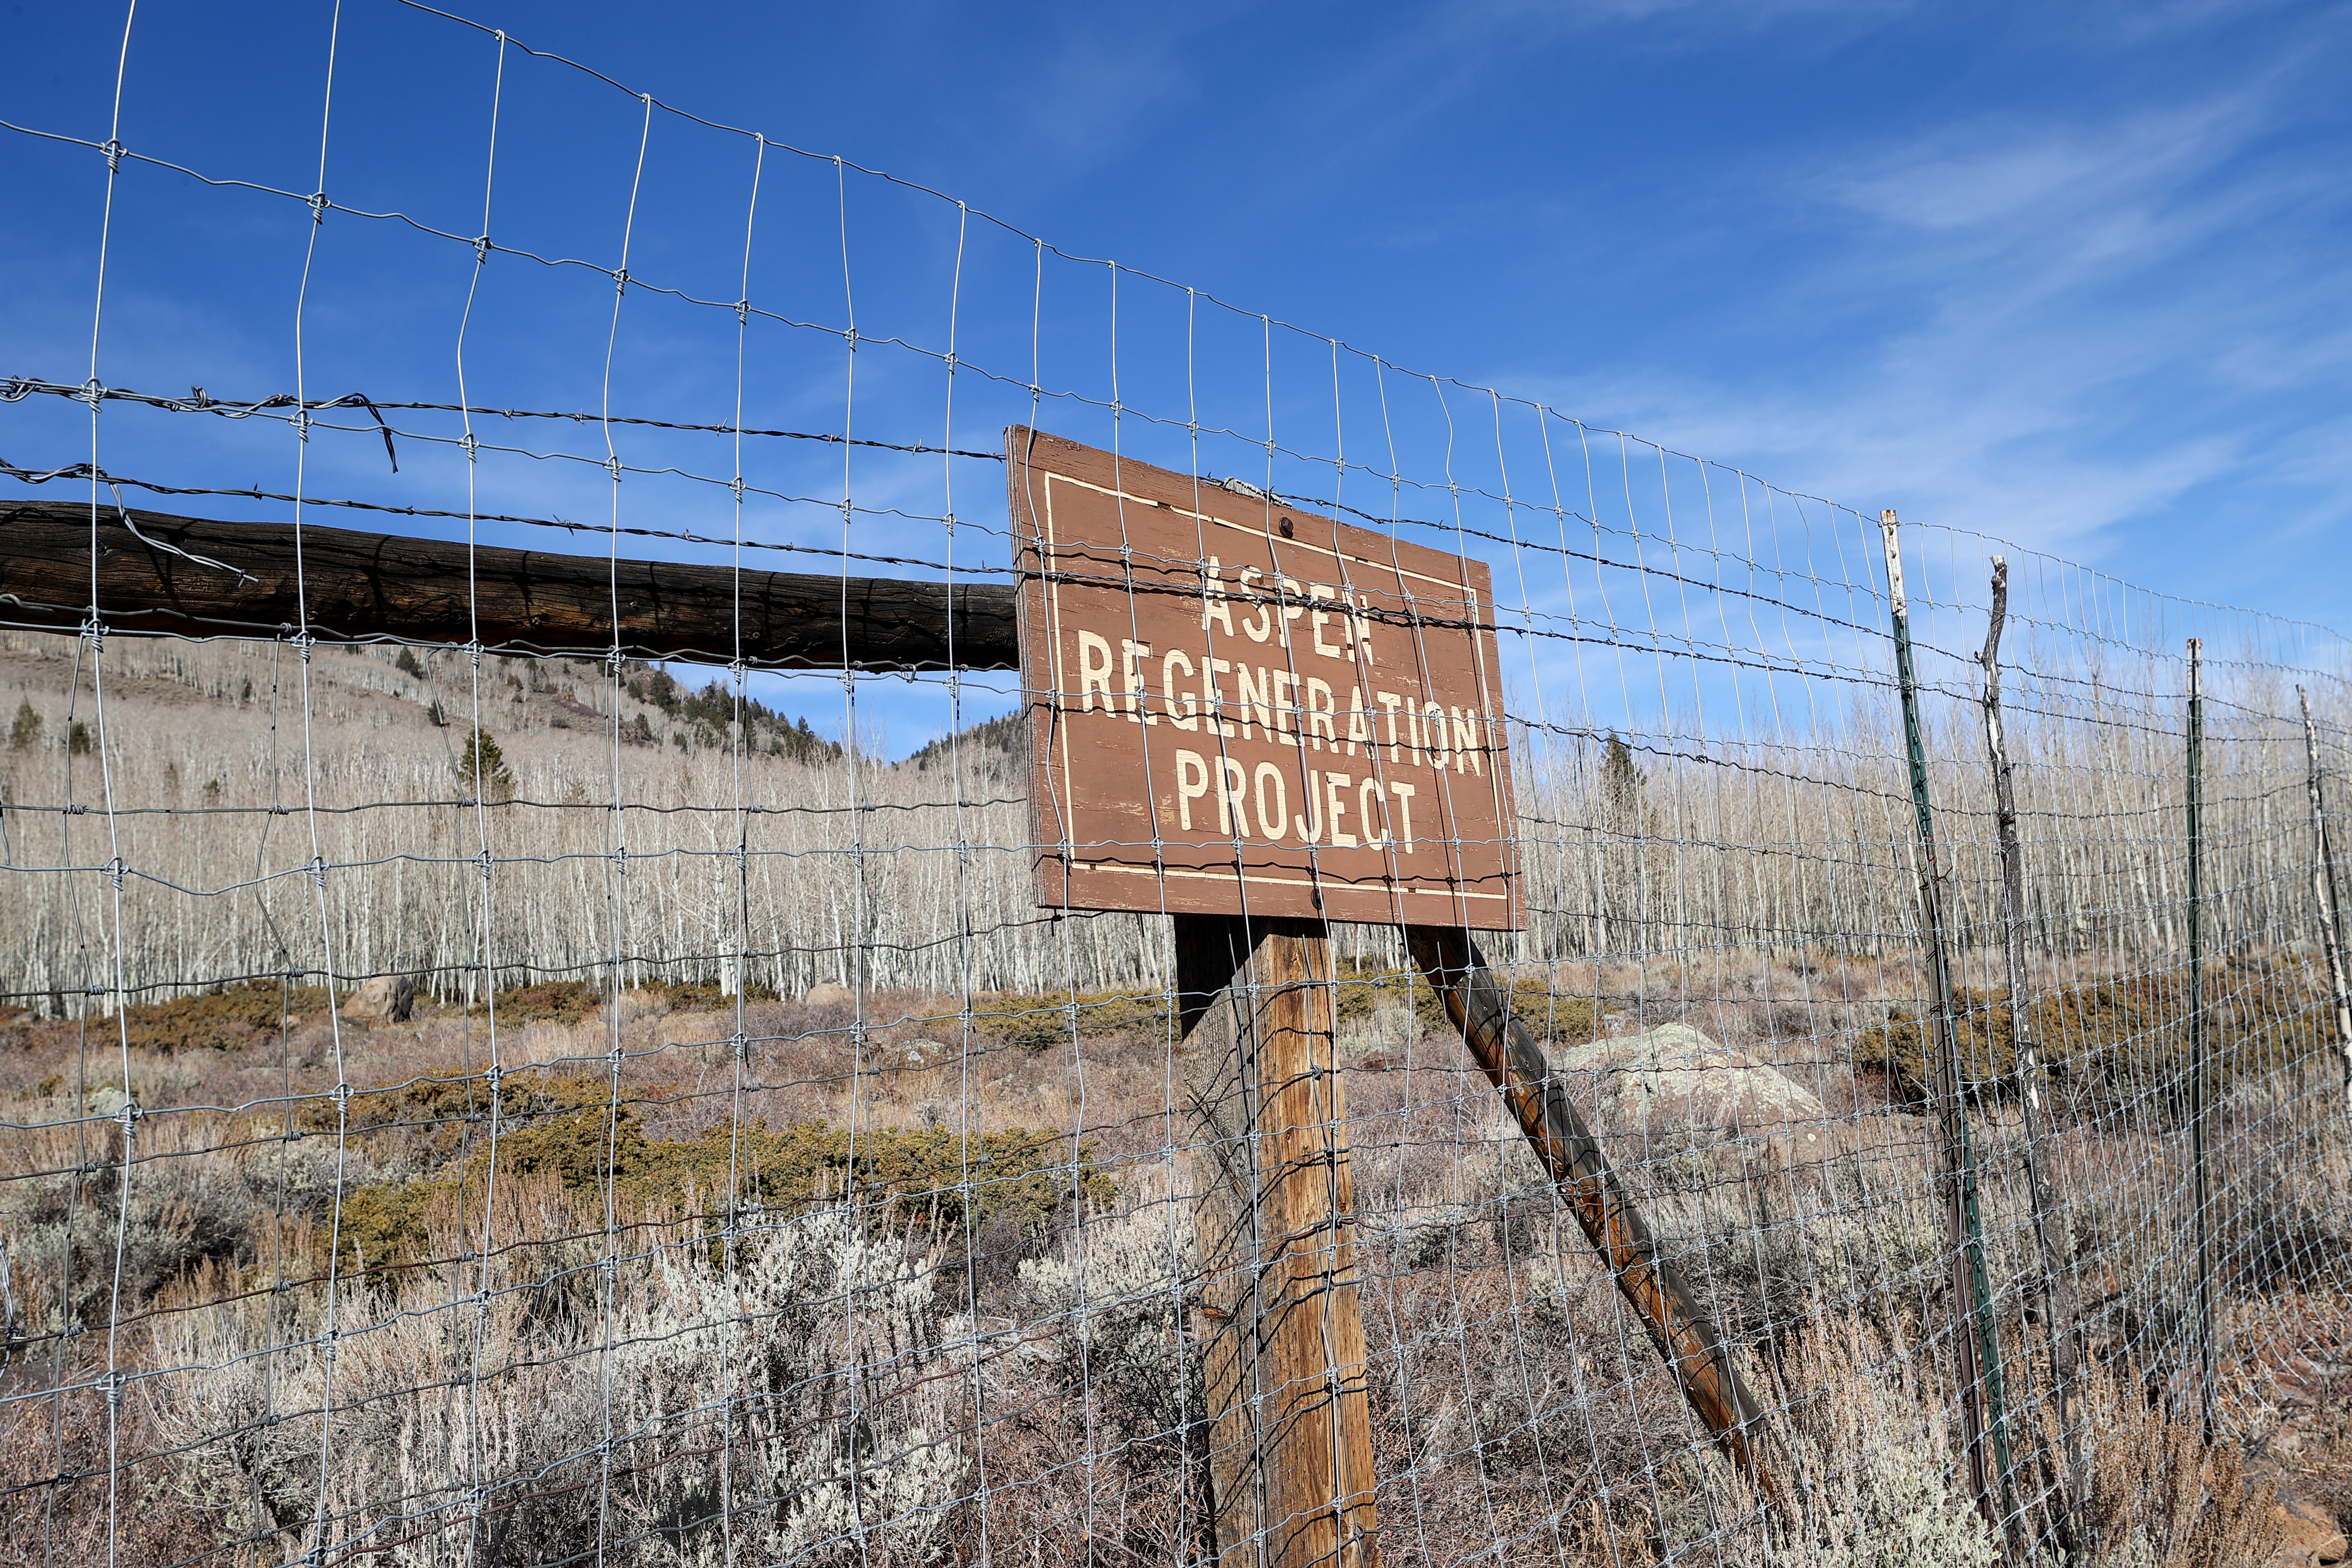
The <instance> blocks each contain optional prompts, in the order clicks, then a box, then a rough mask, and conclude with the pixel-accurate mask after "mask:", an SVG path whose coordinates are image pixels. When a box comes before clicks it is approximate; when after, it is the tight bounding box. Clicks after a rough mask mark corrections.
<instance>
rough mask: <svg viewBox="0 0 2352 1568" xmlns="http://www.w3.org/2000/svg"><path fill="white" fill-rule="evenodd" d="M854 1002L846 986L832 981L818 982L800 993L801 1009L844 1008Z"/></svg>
mask: <svg viewBox="0 0 2352 1568" xmlns="http://www.w3.org/2000/svg"><path fill="white" fill-rule="evenodd" d="M856 1000H857V998H856V995H855V994H852V993H851V991H850V989H849V987H848V986H846V985H844V984H840V983H839V982H838V981H833V980H820V981H818V982H817V983H816V984H814V985H812V986H810V987H809V988H808V989H807V990H806V991H803V992H802V993H801V1005H802V1006H803V1007H846V1006H848V1005H850V1004H851V1003H853V1002H855V1001H856Z"/></svg>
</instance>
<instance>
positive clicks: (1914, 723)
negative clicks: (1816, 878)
mask: <svg viewBox="0 0 2352 1568" xmlns="http://www.w3.org/2000/svg"><path fill="white" fill-rule="evenodd" d="M1878 525H1879V528H1880V530H1881V531H1883V532H1884V533H1885V537H1886V597H1887V609H1888V613H1889V617H1890V619H1891V620H1892V622H1893V625H1894V631H1895V685H1896V687H1897V689H1898V691H1899V693H1900V695H1901V699H1902V704H1903V744H1904V752H1905V756H1906V760H1907V761H1908V763H1909V764H1910V773H1911V804H1912V806H1913V808H1914V809H1915V810H1916V813H1917V816H1918V827H1919V925H1920V935H1921V937H1922V939H1923V940H1924V941H1925V942H1926V945H1927V984H1928V992H1929V1005H1930V1008H1931V1010H1932V1012H1933V1013H1934V1015H1935V1016H1934V1017H1933V1018H1931V1019H1929V1020H1927V1023H1928V1026H1929V1027H1930V1028H1932V1030H1933V1031H1934V1037H1933V1039H1932V1040H1922V1042H1921V1044H1922V1045H1923V1046H1924V1047H1927V1052H1928V1057H1929V1059H1930V1060H1931V1061H1933V1062H1934V1063H1935V1070H1936V1106H1937V1113H1938V1115H1939V1117H1940V1119H1941V1121H1942V1132H1943V1146H1944V1195H1945V1205H1946V1208H1945V1240H1946V1241H1947V1242H1948V1244H1949V1246H1950V1247H1951V1249H1952V1274H1951V1281H1952V1341H1953V1345H1952V1348H1953V1351H1954V1352H1955V1355H1956V1358H1957V1360H1958V1363H1959V1367H1958V1371H1959V1395H1960V1428H1961V1447H1962V1450H1963V1452H1964V1453H1965V1454H1966V1455H1967V1458H1968V1466H1969V1492H1970V1493H1971V1495H1973V1496H1974V1497H1975V1499H1976V1503H1977V1508H1978V1510H1979V1512H1981V1513H1982V1514H1983V1515H1984V1521H1985V1522H1986V1523H1987V1524H1989V1525H1990V1526H1991V1527H1992V1528H1993V1530H1994V1531H1995V1532H1996V1533H1997V1534H1999V1535H2000V1536H2001V1538H2002V1539H2003V1540H2007V1539H2008V1538H2009V1537H2010V1536H2011V1533H2013V1532H2012V1531H2010V1530H2009V1529H2008V1528H2006V1527H2007V1526H2008V1525H2009V1524H2010V1523H2011V1521H2014V1519H2015V1518H2016V1513H2017V1510H2016V1506H2015V1503H2014V1501H2013V1500H2012V1498H2011V1474H2010V1462H2009V1427H2008V1422H2007V1420H2006V1416H2005V1412H2004V1410H2003V1405H2004V1404H2005V1401H2004V1400H2003V1399H2002V1397H2001V1386H2000V1338H1999V1334H1998V1332H1997V1328H1996V1324H1995V1322H1994V1319H1993V1310H1992V1282H1991V1280H1990V1279H1989V1278H1988V1276H1987V1274H1986V1271H1985V1259H1984V1221H1983V1216H1982V1215H1981V1214H1980V1212H1979V1205H1978V1194H1977V1171H1976V1161H1975V1156H1974V1155H1973V1153H1972V1152H1970V1150H1969V1114H1968V1107H1967V1106H1966V1105H1965V1104H1963V1103H1962V1101H1961V1099H1960V1093H1961V1086H1960V1041H1959V1033H1958V1029H1957V1027H1956V1026H1954V1024H1953V1021H1952V972H1951V961H1950V959H1949V957H1948V954H1947V952H1946V951H1945V946H1944V887H1943V882H1944V879H1943V873H1942V871H1941V870H1940V869H1939V868H1937V864H1936V821H1935V816H1934V814H1933V813H1932V812H1931V811H1930V810H1929V809H1928V804H1927V745H1926V742H1925V739H1924V738H1923V736H1922V734H1921V731H1920V727H1919V683H1918V679H1917V678H1916V676H1915V675H1914V674H1913V673H1912V668H1911V611H1910V607H1909V605H1908V604H1907V603H1906V601H1905V598H1904V595H1903V548H1902V545H1901V543H1900V542H1899V541H1898V540H1897V539H1896V537H1895V529H1896V520H1895V514H1894V513H1893V512H1891V511H1883V512H1881V513H1879V514H1878ZM1988 1447H1990V1450H1991V1451H1990V1453H1988V1452H1987V1448H1988ZM1996 1488H1998V1489H2000V1497H1999V1498H1996V1497H1995V1496H1994V1490H1995V1489H1996Z"/></svg>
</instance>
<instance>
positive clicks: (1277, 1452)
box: [1173, 915, 1380, 1568]
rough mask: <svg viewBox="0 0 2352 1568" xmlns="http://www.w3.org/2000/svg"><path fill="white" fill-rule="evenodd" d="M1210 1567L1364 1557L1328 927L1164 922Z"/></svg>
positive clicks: (1357, 1373) (1363, 1482) (1369, 1516)
mask: <svg viewBox="0 0 2352 1568" xmlns="http://www.w3.org/2000/svg"><path fill="white" fill-rule="evenodd" d="M1173 918H1174V920H1175V923H1176V983H1177V988H1178V992H1179V994H1180V995H1181V1006H1182V1013H1183V1026H1184V1081H1185V1090H1186V1094H1187V1097H1188V1099H1189V1100H1191V1103H1192V1111H1193V1114H1194V1116H1195V1117H1196V1119H1197V1121H1198V1125H1199V1133H1198V1135H1197V1136H1196V1138H1195V1141H1194V1145H1193V1152H1192V1186H1193V1192H1194V1195H1195V1200H1196V1208H1195V1223H1196V1224H1197V1226H1199V1232H1200V1247H1201V1260H1202V1289H1201V1294H1202V1305H1201V1310H1200V1325H1199V1328H1200V1332H1199V1339H1200V1342H1201V1344H1202V1360H1203V1373H1204V1381H1205V1383H1206V1384H1207V1390H1208V1405H1209V1407H1208V1411H1207V1413H1206V1414H1207V1416H1208V1420H1209V1453H1208V1472H1209V1487H1210V1494H1211V1495H1210V1500H1209V1510H1210V1514H1211V1517H1212V1519H1213V1521H1214V1523H1215V1526H1216V1536H1217V1560H1218V1563H1219V1564H1220V1565H1221V1568H1307V1565H1308V1564H1310V1563H1313V1564H1329V1565H1331V1568H1378V1565H1379V1563H1380V1546H1379V1530H1380V1516H1379V1513H1378V1510H1376V1508H1375V1507H1374V1504H1373V1500H1372V1446H1371V1413H1370V1401H1369V1399H1368V1398H1367V1394H1366V1373H1365V1365H1364V1324H1363V1316H1362V1312H1361V1310H1360V1307H1359V1305H1358V1302H1357V1279H1358V1276H1357V1268H1356V1252H1355V1206H1356V1205H1355V1192H1354V1188H1353V1186H1352V1184H1351V1181H1350V1177H1349V1168H1348V1131H1347V1114H1348V1111H1347V1101H1346V1099H1345V1097H1344V1095H1343V1094H1342V1093H1341V1089H1340V1075H1339V1059H1338V1057H1337V1055H1336V1053H1335V1050H1334V1039H1333V1026H1334V1023H1335V1018H1336V1007H1335V997H1334V994H1333V992H1334V985H1333V981H1334V974H1333V972H1332V968H1331V943H1330V939H1329V928H1328V926H1326V925H1324V924H1323V923H1321V922H1320V921H1249V920H1245V919H1235V918H1231V917H1226V916H1222V915H1178V916H1175V917H1173Z"/></svg>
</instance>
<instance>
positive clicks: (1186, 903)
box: [1006, 426, 1524, 931]
mask: <svg viewBox="0 0 2352 1568" xmlns="http://www.w3.org/2000/svg"><path fill="white" fill-rule="evenodd" d="M1006 441H1007V446H1006V457H1007V459H1008V463H1007V467H1008V469H1009V471H1010V476H1011V478H1010V482H1011V487H1012V515H1013V530H1014V534H1015V539H1016V563H1017V565H1018V567H1019V569H1020V571H1021V573H1022V590H1021V598H1020V613H1021V669H1022V685H1023V688H1024V691H1025V692H1026V694H1027V699H1028V704H1029V711H1030V714H1031V717H1032V720H1033V721H1034V731H1033V740H1034V755H1035V759H1036V775H1035V779H1034V784H1033V787H1032V791H1031V795H1030V817H1031V822H1032V825H1033V826H1032V836H1033V842H1034V844H1035V845H1036V856H1037V860H1036V866H1037V898H1038V901H1039V902H1040V903H1043V904H1049V905H1054V906H1057V907H1063V908H1069V909H1088V910H1163V911H1166V912H1169V913H1174V914H1249V915H1257V916H1266V917H1287V918H1295V919H1308V920H1316V919H1320V920H1339V921H1365V922H1369V923H1377V924H1416V925H1451V926H1466V927H1470V928H1472V929H1475V930H1486V931H1516V930H1517V929H1518V928H1519V927H1520V926H1521V925H1522V924H1523V923H1524V905H1523V903H1522V901H1521V896H1520V890H1519V882H1518V857H1517V848H1516V845H1515V843H1514V840H1513V837H1512V829H1513V815H1512V806H1511V772H1510V763H1509V757H1508V753H1507V749H1506V745H1505V733H1504V719H1503V702H1502V681H1501V674H1500V671H1499V669H1498V668H1497V667H1496V648H1495V626H1494V595H1493V592H1492V585H1491V576H1490V574H1489V573H1488V571H1487V569H1486V565H1485V564H1484V563H1480V562H1475V561H1471V560H1468V559H1466V558H1464V557H1462V556H1456V555H1445V554H1441V553H1440V552H1436V551H1433V550H1428V549H1423V548H1422V547H1420V546H1417V545H1412V544H1403V543H1400V542H1397V541H1396V540H1394V539H1392V538H1391V537H1390V536H1389V535H1387V534H1385V533H1380V532H1375V531H1371V530H1369V529H1361V528H1350V527H1346V526H1343V525H1341V524H1339V523H1338V522H1336V521H1332V520H1331V519H1329V518H1326V517H1318V516H1317V515H1316V514H1315V513H1313V512H1309V511H1302V510H1299V509H1298V508H1297V507H1292V506H1287V505H1285V504H1283V503H1281V502H1280V501H1278V500H1273V499H1271V498H1267V497H1264V496H1254V495H1248V494H1242V493H1236V492H1234V491H1233V490H1230V489H1224V488H1223V487H1220V486H1218V485H1216V484H1214V483H1212V482H1210V481H1206V480H1200V479H1193V478H1192V477H1191V476H1189V475H1185V474H1179V473H1172V472H1171V471H1169V470H1168V469H1165V468H1152V467H1150V466H1149V465H1147V464H1142V463H1137V462H1132V461H1128V460H1125V459H1121V458H1116V457H1114V456H1113V455H1112V454H1110V453H1108V452H1104V451H1099V450H1097V449H1096V448H1094V447H1081V446H1078V445H1076V443H1074V442H1070V441H1065V440H1062V439H1060V438H1059V437H1054V436H1048V435H1045V434H1044V433H1043V432H1040V431H1035V430H1030V429H1026V428H1023V427H1020V426H1015V427H1013V429H1012V430H1011V431H1009V432H1008V433H1007V437H1006Z"/></svg>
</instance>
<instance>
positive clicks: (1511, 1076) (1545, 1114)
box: [1405, 926, 1779, 1497]
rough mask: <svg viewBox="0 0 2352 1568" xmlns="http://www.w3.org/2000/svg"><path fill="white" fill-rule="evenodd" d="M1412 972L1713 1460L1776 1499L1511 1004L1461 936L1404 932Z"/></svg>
mask: <svg viewBox="0 0 2352 1568" xmlns="http://www.w3.org/2000/svg"><path fill="white" fill-rule="evenodd" d="M1405 942H1406V945H1407V946H1408V947H1409V948H1410V949H1411V950H1412V960H1413V963H1415V964H1416V965H1418V966H1419V968H1420V970H1421V972H1422V973H1423V975H1425V976H1426V977H1427V978H1428V980H1429V984H1430V986H1431V988H1432V989H1433V990H1434V991H1435V992H1436V993H1437V994H1438V997H1439V999H1440V1000H1441V1001H1443V1002H1444V1005H1445V1014H1446V1016H1447V1017H1449V1018H1451V1019H1453V1020H1454V1027H1455V1028H1457V1029H1459V1030H1461V1031H1462V1039H1463V1043H1464V1044H1465V1045H1467V1046H1468V1047H1470V1054H1471V1056H1472V1057H1474V1058H1476V1060H1477V1063H1478V1066H1479V1067H1480V1068H1482V1069H1484V1070H1485V1072H1486V1078H1487V1080H1488V1081H1489V1082H1491V1083H1493V1084H1494V1086H1495V1087H1496V1089H1499V1090H1501V1091H1502V1096H1503V1102H1504V1104H1506V1105H1507V1106H1508V1107H1510V1110H1511V1114H1512V1115H1513V1117H1515V1118H1516V1119H1517V1121H1518V1124H1519V1131H1521V1132H1522V1133H1524V1134H1525V1135H1526V1137H1527V1140H1528V1143H1529V1144H1531V1145H1532V1146H1533V1147H1534V1149H1535V1152H1536V1155H1537V1157H1538V1159H1540V1160H1542V1161H1543V1163H1544V1168H1545V1169H1546V1170H1547V1171H1549V1173H1550V1174H1551V1178H1552V1180H1553V1181H1554V1182H1556V1183H1557V1184H1559V1189H1560V1192H1561V1194H1563V1195H1564V1196H1565V1197H1566V1198H1567V1199H1568V1205H1569V1208H1570V1211H1571V1212H1573V1213H1574V1214H1575V1215H1576V1219H1577V1223H1578V1224H1579V1225H1580V1226H1583V1227H1584V1234H1585V1236H1586V1237H1587V1238H1589V1239H1590V1240H1591V1243H1592V1246H1593V1247H1594V1248H1595V1249H1596V1250H1597V1251H1599V1252H1600V1254H1601V1258H1603V1259H1604V1260H1605V1261H1606V1262H1607V1263H1608V1265H1609V1271H1610V1272H1611V1273H1612V1275H1614V1276H1615V1277H1616V1280H1617V1289H1618V1290H1619V1291H1620V1292H1621V1293H1622V1295H1623V1296H1624V1298H1625V1300H1627V1301H1628V1302H1629V1303H1630V1304H1631V1305H1632V1306H1633V1311H1634V1315H1635V1316H1636V1317H1638V1318H1639V1319H1640V1320H1641V1322H1642V1326H1643V1328H1644V1329H1645V1330H1647V1331H1649V1335H1650V1340H1651V1342H1652V1343H1654V1344H1655V1345H1656V1346H1657V1348H1658V1353H1659V1355H1661V1356H1662V1357H1664V1360H1665V1363H1666V1364H1667V1365H1668V1366H1669V1367H1671V1368H1673V1369H1674V1373H1675V1380H1676V1381H1677V1382H1678V1383H1680V1384H1681V1385H1682V1390H1683V1394H1684V1397H1685V1398H1686V1399H1688V1400H1689V1401H1690V1405H1691V1408H1692V1409H1693V1410H1694V1411H1696V1412H1697V1414H1698V1417H1699V1419H1700V1420H1701V1421H1702V1422H1704V1423H1705V1424H1706V1428H1707V1430H1708V1431H1710V1432H1712V1433H1714V1434H1715V1436H1716V1439H1717V1442H1719V1443H1720V1444H1722V1446H1723V1449H1724V1452H1725V1453H1726V1454H1727V1455H1728V1456H1730V1458H1731V1459H1732V1461H1733V1462H1734V1463H1735V1464H1737V1465H1738V1466H1739V1467H1740V1468H1741V1469H1743V1470H1744V1471H1746V1472H1747V1474H1748V1476H1749V1477H1750V1478H1751V1479H1753V1480H1754V1481H1755V1482H1756V1484H1757V1486H1758V1487H1759V1489H1762V1490H1763V1492H1764V1494H1765V1495H1766V1496H1767V1497H1777V1496H1778V1495H1779V1492H1778V1489H1777V1488H1776V1487H1775V1486H1774V1484H1773V1480H1772V1476H1771V1473H1770V1471H1769V1470H1768V1469H1766V1468H1765V1466H1764V1463H1763V1459H1762V1457H1761V1455H1760V1454H1759V1448H1760V1447H1762V1444H1763V1440H1764V1415H1763V1411H1762V1409H1761V1407H1760V1406H1759V1405H1757V1403H1756V1396H1755V1395H1754V1394H1750V1393H1749V1392H1748V1385H1747V1384H1746V1383H1745V1382H1743V1381H1742V1380H1741V1378H1740V1375H1739V1369H1738V1367H1737V1366H1735V1365H1733V1364H1732V1361H1731V1355H1730V1352H1729V1351H1728V1350H1727V1348H1726V1347H1725V1345H1724V1342H1723V1335H1722V1333H1721V1332H1720V1331H1718V1330H1717V1328H1716V1326H1715V1323H1714V1321H1713V1320H1711V1319H1710V1318H1708V1317H1707V1315H1706V1312H1705V1311H1703V1310H1701V1309H1700V1307H1699V1305H1698V1302H1697V1300H1696V1298H1695V1297H1693V1296H1692V1294H1691V1292H1690V1288H1689V1287H1688V1286H1686V1285H1685V1284H1684V1283H1683V1280H1682V1277H1681V1276H1680V1275H1679V1274H1678V1273H1677V1272H1676V1271H1675V1267H1674V1265H1672V1264H1671V1263H1669V1262H1667V1261H1666V1260H1665V1259H1664V1258H1662V1257H1660V1256H1659V1253H1658V1243H1657V1239H1656V1237H1654V1236H1652V1235H1651V1233H1650V1227H1649V1225H1648V1223H1647V1222H1646V1221H1645V1220H1643V1217H1642V1211H1641V1210H1640V1209H1638V1208H1636V1207H1635V1206H1634V1205H1633V1199H1632V1198H1631V1197H1630V1196H1629V1195H1628V1194H1626V1192H1625V1189H1624V1187H1623V1186H1622V1185H1621V1184H1619V1182H1618V1180H1617V1177H1616V1175H1615V1173H1612V1171H1611V1170H1610V1168H1609V1161H1608V1157H1607V1156H1606V1155H1605V1154H1604V1153H1603V1152H1601V1143H1600V1141H1599V1140H1598V1139H1596V1138H1594V1137H1593V1136H1592V1133H1591V1130H1590V1129H1588V1128H1587V1127H1586V1126H1585V1124H1584V1118H1583V1117H1582V1116H1580V1115H1579V1114H1578V1113H1577V1110H1576V1106H1575V1105H1574V1104H1573V1103H1572V1102H1571V1101H1570V1100H1569V1098H1568V1091H1567V1089H1566V1088H1565V1087H1564V1086H1563V1085H1562V1084H1561V1082H1560V1080H1559V1079H1557V1078H1554V1077H1553V1076H1552V1073H1551V1067H1550V1064H1549V1062H1548V1061H1546V1060H1545V1058H1544V1054H1543V1049H1542V1047H1539V1046H1538V1045H1537V1044H1536V1041H1535V1037H1534V1036H1533V1035H1530V1034H1529V1033H1528V1028H1527V1026H1526V1025H1524V1024H1522V1023H1520V1022H1519V1020H1518V1019H1517V1017H1515V1016H1512V1013H1511V1001H1510V993H1509V992H1508V991H1507V989H1505V988H1504V986H1503V985H1502V984H1499V983H1498V982H1497V981H1496V979H1495V976H1494V974H1493V973H1491V972H1490V971H1489V970H1488V969H1487V968H1486V963H1485V961H1484V960H1483V959H1481V958H1480V957H1479V954H1478V950H1477V948H1476V947H1475V946H1474V945H1473V944H1472V942H1471V940H1470V933H1469V932H1468V931H1462V930H1459V929H1457V928H1454V927H1450V926H1408V927H1406V928H1405Z"/></svg>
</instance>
